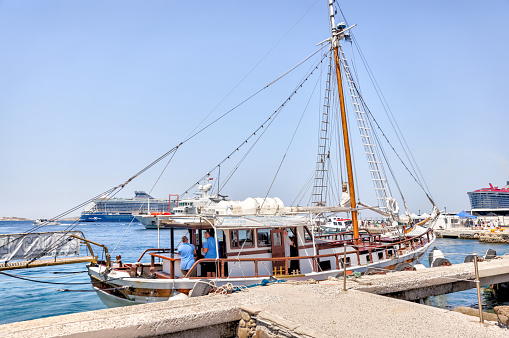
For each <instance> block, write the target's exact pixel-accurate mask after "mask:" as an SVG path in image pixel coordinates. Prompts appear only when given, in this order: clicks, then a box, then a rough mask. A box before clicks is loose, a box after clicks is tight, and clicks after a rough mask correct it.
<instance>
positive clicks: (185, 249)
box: [177, 236, 196, 277]
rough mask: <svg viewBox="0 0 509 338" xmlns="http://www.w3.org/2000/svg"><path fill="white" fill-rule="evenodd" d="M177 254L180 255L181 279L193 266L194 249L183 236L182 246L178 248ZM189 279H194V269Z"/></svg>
mask: <svg viewBox="0 0 509 338" xmlns="http://www.w3.org/2000/svg"><path fill="white" fill-rule="evenodd" d="M177 252H178V253H179V254H180V271H181V272H182V277H185V276H186V275H187V273H188V272H189V269H191V267H192V266H193V264H194V255H195V254H196V248H195V247H194V245H192V244H189V242H188V239H187V237H186V236H183V237H182V245H180V246H179V247H178V249H177ZM189 277H196V269H194V270H193V272H192V273H191V276H189Z"/></svg>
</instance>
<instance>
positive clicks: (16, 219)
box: [0, 217, 30, 221]
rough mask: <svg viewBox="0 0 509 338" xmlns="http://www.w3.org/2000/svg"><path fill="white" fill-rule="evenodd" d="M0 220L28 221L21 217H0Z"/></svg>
mask: <svg viewBox="0 0 509 338" xmlns="http://www.w3.org/2000/svg"><path fill="white" fill-rule="evenodd" d="M0 221H30V220H29V219H28V218H23V217H0Z"/></svg>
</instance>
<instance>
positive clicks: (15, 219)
mask: <svg viewBox="0 0 509 338" xmlns="http://www.w3.org/2000/svg"><path fill="white" fill-rule="evenodd" d="M78 219H79V217H69V218H61V219H59V221H77V220H78ZM1 221H10V222H13V221H23V222H26V221H32V220H31V219H28V218H23V217H0V222H1Z"/></svg>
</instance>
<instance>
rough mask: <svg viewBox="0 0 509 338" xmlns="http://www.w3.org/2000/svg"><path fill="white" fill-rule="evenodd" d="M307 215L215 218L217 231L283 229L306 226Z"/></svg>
mask: <svg viewBox="0 0 509 338" xmlns="http://www.w3.org/2000/svg"><path fill="white" fill-rule="evenodd" d="M308 220H309V219H308V217H307V215H243V216H224V217H216V221H215V226H216V228H218V229H228V228H283V227H294V226H303V225H307V224H308Z"/></svg>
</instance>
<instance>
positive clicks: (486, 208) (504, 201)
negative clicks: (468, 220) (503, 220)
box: [467, 181, 509, 216]
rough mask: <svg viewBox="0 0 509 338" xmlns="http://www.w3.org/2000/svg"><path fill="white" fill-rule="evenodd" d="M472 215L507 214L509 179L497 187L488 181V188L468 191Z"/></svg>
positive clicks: (508, 206)
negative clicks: (504, 184) (503, 184)
mask: <svg viewBox="0 0 509 338" xmlns="http://www.w3.org/2000/svg"><path fill="white" fill-rule="evenodd" d="M467 194H468V198H469V199H470V206H471V207H472V215H475V216H509V181H507V184H506V186H504V187H502V188H499V187H498V186H496V185H495V186H494V185H492V184H491V183H490V187H489V188H481V189H478V190H474V191H471V192H468V193H467Z"/></svg>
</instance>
